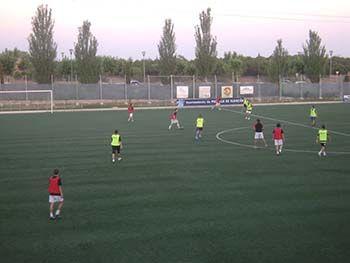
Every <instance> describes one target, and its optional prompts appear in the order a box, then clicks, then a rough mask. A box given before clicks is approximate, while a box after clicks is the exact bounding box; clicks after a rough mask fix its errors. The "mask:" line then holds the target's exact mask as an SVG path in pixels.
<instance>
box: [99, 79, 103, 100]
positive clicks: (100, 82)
mask: <svg viewBox="0 0 350 263" xmlns="http://www.w3.org/2000/svg"><path fill="white" fill-rule="evenodd" d="M99 86H100V104H103V102H102V99H103V97H102V76H101V75H100V81H99Z"/></svg>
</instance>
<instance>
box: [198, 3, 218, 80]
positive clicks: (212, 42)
mask: <svg viewBox="0 0 350 263" xmlns="http://www.w3.org/2000/svg"><path fill="white" fill-rule="evenodd" d="M210 11H211V9H210V8H208V9H207V11H206V12H205V11H202V13H200V15H199V20H200V25H199V26H196V28H195V30H196V32H195V39H196V51H195V53H196V60H195V62H196V69H197V72H198V74H199V75H200V76H202V77H204V78H205V80H207V77H208V75H209V74H211V73H212V72H213V70H214V69H215V62H216V56H217V51H216V45H217V42H216V38H214V37H213V36H212V35H211V24H212V21H213V19H212V17H211V16H210Z"/></svg>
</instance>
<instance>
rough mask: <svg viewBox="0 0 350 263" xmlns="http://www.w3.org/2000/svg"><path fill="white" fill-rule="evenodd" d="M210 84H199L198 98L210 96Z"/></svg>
mask: <svg viewBox="0 0 350 263" xmlns="http://www.w3.org/2000/svg"><path fill="white" fill-rule="evenodd" d="M210 88H211V87H210V86H199V98H201V99H208V98H210V97H211V94H210Z"/></svg>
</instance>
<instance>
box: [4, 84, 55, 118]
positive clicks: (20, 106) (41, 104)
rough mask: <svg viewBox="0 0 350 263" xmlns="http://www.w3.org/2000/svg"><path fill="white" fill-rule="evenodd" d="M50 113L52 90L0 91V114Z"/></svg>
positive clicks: (51, 110) (51, 109)
mask: <svg viewBox="0 0 350 263" xmlns="http://www.w3.org/2000/svg"><path fill="white" fill-rule="evenodd" d="M21 111H26V112H27V111H31V112H51V113H53V95H52V90H0V112H21Z"/></svg>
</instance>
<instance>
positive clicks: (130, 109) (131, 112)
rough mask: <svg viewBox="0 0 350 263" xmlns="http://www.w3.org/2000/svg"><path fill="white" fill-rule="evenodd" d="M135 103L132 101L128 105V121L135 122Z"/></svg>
mask: <svg viewBox="0 0 350 263" xmlns="http://www.w3.org/2000/svg"><path fill="white" fill-rule="evenodd" d="M134 111H135V109H134V105H133V104H132V103H131V102H130V103H129V105H128V113H129V118H128V122H130V121H131V122H133V121H134Z"/></svg>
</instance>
